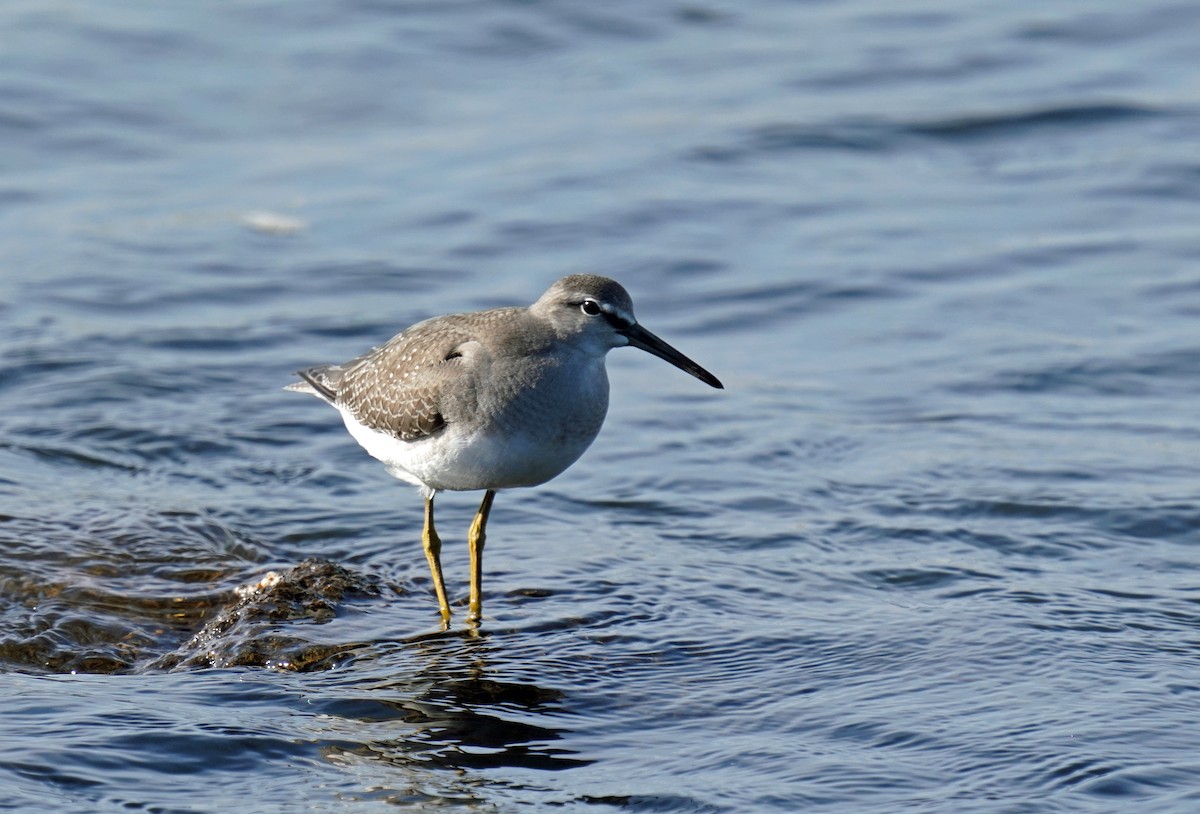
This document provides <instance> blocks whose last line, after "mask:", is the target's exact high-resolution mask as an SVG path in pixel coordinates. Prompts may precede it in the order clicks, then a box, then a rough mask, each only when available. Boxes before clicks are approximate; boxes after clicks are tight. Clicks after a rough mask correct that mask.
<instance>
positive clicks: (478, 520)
mask: <svg viewBox="0 0 1200 814" xmlns="http://www.w3.org/2000/svg"><path fill="white" fill-rule="evenodd" d="M495 497H496V492H495V491H494V490H492V489H488V490H487V491H486V492H484V493H483V502H482V503H480V504H479V511H478V512H476V513H475V519H474V520H473V521H472V522H471V533H470V534H469V535H468V536H467V544H468V545H469V546H470V550H471V604H470V605H469V606H468V609H467V621H468V622H475V623H478V622H479V621H480V620H481V619H483V543H484V540H485V539H487V535H486V533H485V532H486V529H487V521H488V514H489V513H491V511H492V500H493V499H494V498H495Z"/></svg>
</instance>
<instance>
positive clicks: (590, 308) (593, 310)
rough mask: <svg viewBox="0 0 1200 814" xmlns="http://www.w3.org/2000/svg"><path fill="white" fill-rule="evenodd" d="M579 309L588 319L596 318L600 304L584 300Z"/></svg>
mask: <svg viewBox="0 0 1200 814" xmlns="http://www.w3.org/2000/svg"><path fill="white" fill-rule="evenodd" d="M579 308H580V310H581V311H583V313H585V314H587V315H588V316H589V317H594V316H597V315H598V314H599V313H600V304H599V303H597V302H596V301H595V300H584V301H583V303H582V304H581V305H580V306H579Z"/></svg>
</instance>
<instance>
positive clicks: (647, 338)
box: [621, 324, 725, 390]
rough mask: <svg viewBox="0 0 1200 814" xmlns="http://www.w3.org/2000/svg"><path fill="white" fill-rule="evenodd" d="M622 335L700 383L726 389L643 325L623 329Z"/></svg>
mask: <svg viewBox="0 0 1200 814" xmlns="http://www.w3.org/2000/svg"><path fill="white" fill-rule="evenodd" d="M621 333H623V334H625V336H626V337H628V339H629V344H630V346H631V347H634V348H641V349H642V350H644V351H646V352H647V353H653V354H654V355H655V356H657V357H658V358H659V359H665V360H666V361H668V362H670V363H671V364H673V365H675V367H677V368H679V369H680V370H685V371H687V372H688V373H691V374H692V375H693V376H695V377H696V378H697V379H699V380H700V381H702V382H704V383H705V384H707V385H711V386H713V387H717V388H720V389H722V390H724V389H725V385H723V384H721V382H720V380H719V379H718V378H717V377H716V376H714V375H713V374H711V373H709V372H708V371H707V370H705V369H704V368H702V367H700V365H698V364H696V363H695V362H693V361H692V360H691V359H689V358H687V357H686V356H684V355H683V354H682V353H680V352H679V351H677V350H675V349H674V348H673V347H671V346H670V345H668V344H667V343H666V342H664V341H662V340H661V339H659V338H658V337H657V336H655V335H654V334H652V333H650V332H649V331H647V330H646V329H645V328H643V327H642V326H641V325H637V324H633V325H629V326H627V327H623V328H622V329H621Z"/></svg>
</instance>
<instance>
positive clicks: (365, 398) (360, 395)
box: [306, 317, 472, 441]
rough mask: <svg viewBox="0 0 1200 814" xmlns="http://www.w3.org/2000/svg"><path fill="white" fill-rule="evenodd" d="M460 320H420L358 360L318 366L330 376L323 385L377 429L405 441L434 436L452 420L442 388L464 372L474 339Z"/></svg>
mask: <svg viewBox="0 0 1200 814" xmlns="http://www.w3.org/2000/svg"><path fill="white" fill-rule="evenodd" d="M457 323H458V320H456V319H454V318H453V317H450V318H448V317H439V318H437V319H433V320H427V321H425V322H420V323H417V324H416V325H414V326H412V327H411V328H409V329H408V330H406V331H404V332H403V333H401V334H399V335H397V336H396V337H394V338H393V339H392V340H391V341H390V342H388V343H387V344H386V345H382V346H380V347H378V348H375V349H374V350H372V351H371V352H369V353H367V354H365V355H364V356H360V357H359V358H358V359H355V360H354V361H352V362H348V363H346V364H344V365H338V366H335V367H334V368H318V369H316V370H318V371H321V373H323V374H324V377H323V380H321V384H323V385H324V386H325V387H327V388H328V389H329V390H330V391H332V392H333V393H334V394H335V398H334V400H333V402H334V404H336V405H337V406H339V407H343V408H345V409H347V410H349V411H350V412H351V413H352V414H353V415H354V417H355V418H356V419H358V420H359V422H361V423H362V424H364V425H365V426H367V427H370V428H371V429H374V430H379V431H380V432H386V433H388V434H390V435H393V436H395V437H396V438H399V439H400V440H402V441H416V440H419V439H421V438H425V437H427V436H430V435H433V434H435V433H437V432H438V431H439V430H441V429H442V428H443V427H444V426H445V424H446V419H445V417H444V416H443V414H442V398H441V396H442V392H443V390H444V389H445V387H446V385H447V383H448V382H450V381H452V380H453V378H454V377H455V376H456V375H457V374H459V373H460V372H461V361H462V359H461V354H460V353H459V352H458V348H459V347H460V346H462V345H463V344H464V343H466V342H469V341H471V338H472V337H471V334H470V333H469V332H468V331H466V330H464V329H463V327H461V326H460V325H458V324H457ZM306 378H307V377H306ZM314 378H316V376H314ZM310 383H311V380H310Z"/></svg>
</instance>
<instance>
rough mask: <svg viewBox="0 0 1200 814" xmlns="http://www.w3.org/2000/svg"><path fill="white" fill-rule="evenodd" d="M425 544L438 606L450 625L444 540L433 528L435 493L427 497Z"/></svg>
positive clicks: (444, 619)
mask: <svg viewBox="0 0 1200 814" xmlns="http://www.w3.org/2000/svg"><path fill="white" fill-rule="evenodd" d="M421 542H422V543H424V544H425V559H427V560H429V570H430V571H431V572H432V573H433V590H434V592H435V593H436V594H437V600H438V608H439V610H441V612H442V625H443V627H447V628H448V627H450V603H449V602H447V601H446V581H445V580H444V579H442V541H441V539H440V538H439V537H438V536H437V532H436V531H434V529H433V495H429V496H428V497H426V498H425V530H424V532H422V534H421Z"/></svg>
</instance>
